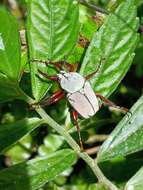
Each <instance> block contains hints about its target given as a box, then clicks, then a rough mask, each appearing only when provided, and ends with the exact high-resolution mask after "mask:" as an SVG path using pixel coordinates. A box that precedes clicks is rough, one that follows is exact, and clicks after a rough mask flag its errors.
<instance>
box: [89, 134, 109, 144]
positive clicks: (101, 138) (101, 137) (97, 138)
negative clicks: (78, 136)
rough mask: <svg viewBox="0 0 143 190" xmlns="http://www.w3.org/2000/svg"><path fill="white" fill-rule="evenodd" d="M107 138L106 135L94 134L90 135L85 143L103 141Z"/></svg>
mask: <svg viewBox="0 0 143 190" xmlns="http://www.w3.org/2000/svg"><path fill="white" fill-rule="evenodd" d="M107 138H108V135H94V136H91V137H90V138H89V139H88V140H87V141H86V143H89V144H91V143H95V142H103V141H105V140H106V139H107Z"/></svg>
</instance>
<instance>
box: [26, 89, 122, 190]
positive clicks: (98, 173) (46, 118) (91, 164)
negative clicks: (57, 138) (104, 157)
mask: <svg viewBox="0 0 143 190" xmlns="http://www.w3.org/2000/svg"><path fill="white" fill-rule="evenodd" d="M23 99H24V100H25V101H26V102H27V103H29V104H31V103H33V102H34V100H33V99H32V98H30V97H28V96H27V95H26V94H25V93H24V92H23ZM35 110H36V111H37V113H38V114H39V115H40V116H41V118H42V119H43V120H44V122H45V123H46V124H48V125H49V126H51V127H52V128H53V129H55V130H56V131H57V132H58V133H59V134H60V135H61V136H63V137H64V138H65V140H66V142H67V143H68V144H69V145H70V147H71V148H72V149H73V150H74V151H75V152H76V154H77V155H78V156H79V157H80V158H82V159H83V160H84V161H85V162H86V163H87V164H88V166H89V167H90V168H91V169H92V171H93V173H94V174H95V175H96V177H97V178H98V180H99V182H101V183H102V184H104V185H105V186H106V187H107V188H108V189H109V190H119V189H118V188H117V187H116V186H115V185H114V184H112V183H111V181H109V180H108V179H107V178H106V177H105V176H104V174H103V173H102V171H101V170H100V168H99V166H98V164H97V161H96V160H94V159H92V158H91V157H90V156H89V155H88V154H87V153H86V152H82V151H81V149H80V147H79V145H78V144H77V143H76V141H75V140H74V139H73V138H72V137H71V135H70V134H69V133H68V132H67V131H66V130H65V128H64V127H61V126H60V125H59V124H58V123H57V122H55V121H54V120H53V119H52V118H51V117H50V116H49V115H48V114H47V113H46V112H45V111H44V110H43V109H42V108H41V107H40V106H39V107H38V108H36V109H35Z"/></svg>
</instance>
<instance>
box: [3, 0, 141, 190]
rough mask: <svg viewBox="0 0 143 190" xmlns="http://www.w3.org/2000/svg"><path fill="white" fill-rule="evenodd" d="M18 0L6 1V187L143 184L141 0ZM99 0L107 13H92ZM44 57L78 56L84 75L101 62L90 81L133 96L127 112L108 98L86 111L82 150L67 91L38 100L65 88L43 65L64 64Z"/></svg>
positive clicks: (74, 59) (81, 188)
mask: <svg viewBox="0 0 143 190" xmlns="http://www.w3.org/2000/svg"><path fill="white" fill-rule="evenodd" d="M14 2H15V4H14V5H15V6H12V4H11V3H9V4H7V3H6V5H7V6H9V10H11V12H12V13H9V11H8V10H7V9H6V8H5V7H4V6H1V7H0V88H1V92H0V103H1V104H0V113H1V120H0V122H1V124H0V152H1V156H0V169H1V170H0V189H3V190H11V189H14V190H21V188H22V189H27V190H34V189H35V190H36V189H39V190H46V189H48V190H49V189H52V190H53V189H54V190H55V189H57V190H70V189H78V190H94V189H95V190H106V189H110V190H118V187H122V189H125V190H129V189H131V188H133V189H134V190H139V189H142V183H141V182H142V178H143V172H142V168H141V166H142V162H143V160H142V153H143V152H142V150H143V148H142V147H143V146H142V145H143V140H142V134H143V133H142V125H143V119H142V113H143V103H142V102H143V96H141V92H142V89H141V88H142V86H141V85H142V80H141V76H142V74H143V72H142V64H141V61H142V58H143V57H142V56H143V55H142V47H143V46H142V44H143V43H142V42H143V39H142V37H140V35H139V33H138V32H137V31H138V28H139V25H140V23H139V19H140V22H142V20H143V19H142V18H143V13H142V11H140V10H141V9H142V2H141V1H134V0H126V1H116V3H115V2H111V1H100V0H98V1H89V2H88V3H87V2H86V1H76V0H74V1H70V0H61V1H58V0H53V1H50V0H39V1H36V0H28V1H26V0H25V1H24V0H22V1H14ZM79 2H80V3H79ZM4 4H5V2H3V5H4ZM91 5H92V6H91ZM95 5H99V6H102V9H103V10H104V8H105V9H108V12H109V13H110V14H109V15H107V14H105V15H103V14H99V12H96V13H97V14H96V15H95V11H96V7H95ZM137 6H138V7H137ZM137 8H138V9H137ZM137 10H138V16H139V17H137ZM105 12H107V11H105ZM12 14H14V15H15V16H16V18H15V17H14V16H12ZM19 18H20V19H19ZM18 19H19V20H20V21H19V23H18V22H17V20H18ZM23 23H24V24H23ZM25 26H26V28H25V29H26V33H25V36H22V35H21V34H22V33H21V32H20V35H19V30H21V29H23V28H24V27H25ZM20 40H21V41H20ZM34 59H37V60H39V61H34ZM40 60H41V61H40ZM45 60H46V61H51V62H53V63H55V62H60V61H63V62H68V63H70V64H73V66H75V67H76V66H77V64H78V65H79V67H78V72H79V73H81V74H82V75H84V76H86V75H88V74H89V73H91V72H94V71H95V70H96V69H97V68H99V69H98V71H97V73H96V75H95V76H94V77H93V78H92V79H91V81H90V82H91V86H92V88H93V89H94V90H95V92H98V93H100V94H102V95H103V96H105V97H109V96H110V95H111V94H112V93H113V92H115V93H114V95H112V97H110V98H111V99H113V100H114V101H115V102H117V103H118V104H120V105H125V106H129V107H131V106H132V108H131V109H130V111H129V112H128V113H127V114H126V115H125V116H124V117H123V119H121V117H122V114H121V113H120V112H119V111H118V110H112V109H110V110H109V111H108V110H107V109H106V108H104V109H102V110H101V111H99V112H98V113H97V115H95V116H94V117H92V118H90V119H88V120H83V119H80V118H79V123H80V128H81V135H82V138H83V139H84V147H85V151H84V152H82V151H81V149H80V147H79V145H78V143H77V142H78V137H77V132H76V131H75V129H74V127H73V124H72V122H71V119H70V114H69V105H68V104H67V103H66V99H64V100H62V101H61V102H59V103H57V104H54V105H50V106H47V107H45V108H44V109H42V108H41V107H40V106H38V105H35V102H36V103H37V102H39V101H41V100H42V99H44V98H45V97H50V95H51V94H53V93H54V92H56V91H57V90H59V86H58V85H57V84H56V83H54V82H51V81H50V80H48V79H46V78H44V77H43V76H41V75H40V74H39V72H38V70H41V71H43V72H46V73H47V74H48V75H52V74H54V75H55V74H57V73H58V72H57V70H56V69H55V67H54V66H53V65H52V64H49V65H45V64H44V63H42V61H45ZM132 63H133V64H132ZM29 66H30V67H29ZM125 75H126V76H125ZM124 77H125V78H124ZM123 78H124V79H123ZM75 85H76V84H75ZM135 102H136V103H135ZM120 120H121V121H120ZM118 121H120V122H119V123H118ZM116 124H117V126H116V127H115V129H114V130H113V132H111V130H112V129H113V126H115V125H116ZM65 126H66V127H65ZM110 133H111V134H110ZM108 136H109V137H108ZM107 137H108V138H107ZM105 139H106V141H105V142H104V143H103V145H101V143H102V141H104V140H105ZM97 150H99V151H98V153H97ZM87 153H88V154H89V155H88V154H87ZM90 154H91V155H92V156H90ZM96 154H97V158H96ZM136 159H138V161H136ZM83 160H84V161H85V162H83ZM85 163H86V164H85ZM133 163H134V164H133ZM124 165H126V167H124ZM99 166H100V168H99ZM119 166H120V169H119V170H118V169H117V170H116V169H115V168H119ZM131 166H134V167H131ZM6 167H8V168H6ZM79 168H81V170H79ZM140 168H141V169H140ZM91 170H92V172H91ZM126 171H128V172H126ZM104 173H105V175H104ZM125 174H126V175H125ZM77 176H78V177H77ZM108 178H109V179H108ZM113 181H114V182H115V183H116V185H114V183H113Z"/></svg>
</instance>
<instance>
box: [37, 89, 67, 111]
mask: <svg viewBox="0 0 143 190" xmlns="http://www.w3.org/2000/svg"><path fill="white" fill-rule="evenodd" d="M64 96H65V94H64V92H63V91H61V90H58V91H56V92H55V93H54V94H53V95H52V96H51V97H48V98H46V99H44V100H42V101H41V102H39V104H40V105H41V106H42V107H44V106H47V105H51V104H54V103H56V102H58V101H59V100H61V99H62V98H64Z"/></svg>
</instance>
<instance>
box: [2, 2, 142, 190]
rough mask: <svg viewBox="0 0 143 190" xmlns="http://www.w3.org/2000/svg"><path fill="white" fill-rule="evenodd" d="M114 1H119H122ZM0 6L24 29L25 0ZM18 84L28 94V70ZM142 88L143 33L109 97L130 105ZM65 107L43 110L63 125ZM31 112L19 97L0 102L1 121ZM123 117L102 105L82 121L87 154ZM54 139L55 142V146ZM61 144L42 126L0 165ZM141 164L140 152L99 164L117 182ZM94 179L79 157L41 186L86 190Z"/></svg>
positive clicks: (105, 5)
mask: <svg viewBox="0 0 143 190" xmlns="http://www.w3.org/2000/svg"><path fill="white" fill-rule="evenodd" d="M91 2H94V3H96V5H99V6H100V7H103V8H105V9H107V8H110V9H111V10H112V9H114V6H113V3H112V1H109V0H91ZM117 2H118V3H120V2H121V0H120V1H117ZM140 2H141V1H139V3H140ZM1 5H3V6H6V7H7V8H8V9H9V10H10V12H11V13H12V14H13V15H15V16H16V17H17V19H18V21H19V28H20V30H23V29H24V28H25V21H26V14H27V13H26V0H17V1H15V0H9V1H8V0H3V1H1ZM87 12H88V14H89V15H90V16H94V14H93V13H92V12H91V11H90V10H87ZM138 16H139V18H140V24H141V25H142V24H143V5H140V6H139V8H138ZM0 27H2V26H0ZM25 49H26V47H25V46H22V51H23V56H22V61H23V62H25V63H26V59H25ZM27 71H28V68H27ZM21 86H22V88H23V89H25V91H26V92H28V93H29V94H30V93H31V89H30V76H29V73H28V72H26V73H24V74H23V78H22V81H21ZM56 88H57V87H56V86H53V87H52V89H51V92H50V93H52V92H53V91H54V89H56ZM142 91H143V36H142V35H141V39H140V42H139V44H138V47H137V49H136V56H135V58H134V61H133V64H132V66H131V68H130V70H129V71H128V73H127V75H126V76H125V78H124V79H123V80H122V82H121V83H120V85H119V86H118V88H117V89H116V91H115V92H114V93H113V94H112V96H111V97H110V100H112V101H113V102H115V103H116V104H117V105H121V106H124V107H127V108H130V107H131V106H132V105H133V104H134V103H135V102H136V101H137V99H138V98H139V97H140V96H141V94H142ZM66 107H67V105H66V101H65V100H63V101H61V102H59V103H58V104H56V105H52V106H49V107H48V108H46V110H47V112H48V113H49V114H50V115H51V116H52V117H53V118H54V119H55V120H56V121H58V122H59V123H61V124H63V123H64V119H65V117H66ZM63 110H65V111H63ZM31 114H33V113H31V111H30V110H29V108H28V107H27V105H26V104H25V103H24V102H22V101H19V100H15V101H13V102H7V103H3V104H0V123H1V124H5V123H11V122H14V121H16V120H19V119H23V117H26V116H30V115H31ZM122 117H123V115H122V114H121V113H120V112H117V111H114V110H112V109H109V108H107V107H104V108H102V109H101V110H100V111H99V112H98V113H97V115H96V116H95V117H94V118H93V120H92V121H91V123H89V122H88V121H81V128H82V129H83V128H85V126H86V128H85V130H82V136H83V137H84V143H85V147H86V149H88V151H89V154H91V155H92V156H93V157H96V152H97V151H98V148H99V146H100V145H101V144H102V142H103V141H104V140H105V139H106V138H107V137H108V134H109V133H110V132H111V131H112V130H113V129H114V127H115V126H116V124H117V123H118V122H119V121H120V119H121V118H122ZM95 125H96V128H95ZM73 136H74V137H75V138H77V135H76V132H75V133H73ZM89 137H90V138H89ZM53 142H54V144H55V146H54V147H53ZM60 146H62V147H67V145H66V144H65V143H63V141H62V140H61V141H60V140H59V137H58V136H57V135H55V133H54V131H53V130H52V129H51V128H49V127H47V126H44V125H43V126H42V127H41V128H39V129H37V130H35V131H34V132H32V134H30V135H28V136H26V137H25V138H23V139H22V140H21V141H19V142H18V143H17V144H16V145H14V146H13V147H11V148H10V149H8V150H7V151H6V152H5V153H4V155H1V156H0V168H5V167H8V166H11V165H13V164H16V163H19V162H21V161H24V160H28V159H31V158H34V157H36V156H44V155H47V154H48V153H50V152H53V151H55V150H57V149H58V148H59V147H60ZM142 164H143V152H142V151H141V152H139V153H136V154H133V155H131V156H129V157H127V158H120V159H117V160H114V161H112V163H104V164H102V166H101V167H102V169H103V170H104V172H105V174H106V175H107V176H108V177H109V178H111V179H112V180H114V181H116V183H118V184H123V183H124V182H125V181H126V180H127V179H129V178H130V177H131V176H132V175H133V174H134V173H135V172H136V171H137V170H138V169H139V168H140V166H141V165H142ZM113 170H114V172H113ZM77 176H78V177H77ZM95 182H96V181H95V179H94V176H92V173H91V171H90V169H89V168H88V167H87V166H85V164H84V162H83V161H82V160H79V161H78V163H77V164H76V165H75V166H74V167H73V168H70V169H69V170H68V171H66V172H65V173H64V174H62V175H61V176H60V177H58V178H57V179H55V180H54V182H50V183H48V184H46V185H45V186H44V187H43V189H50V188H51V189H53V184H54V183H55V184H57V186H61V185H66V187H67V189H68V188H69V189H70V187H71V186H72V187H73V186H74V185H76V187H77V189H79V190H80V189H81V190H82V189H86V187H87V186H88V184H90V183H95Z"/></svg>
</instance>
